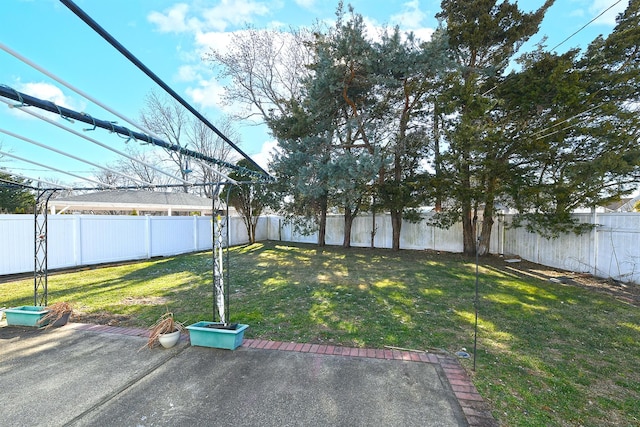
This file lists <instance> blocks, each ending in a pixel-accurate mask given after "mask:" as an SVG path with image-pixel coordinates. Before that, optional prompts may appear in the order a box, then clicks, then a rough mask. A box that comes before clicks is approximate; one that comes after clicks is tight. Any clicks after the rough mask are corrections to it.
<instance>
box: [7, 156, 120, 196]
mask: <svg viewBox="0 0 640 427" xmlns="http://www.w3.org/2000/svg"><path fill="white" fill-rule="evenodd" d="M0 154H2V155H3V156H7V157H12V158H14V159H16V160H21V161H23V162H26V163H31V164H32V165H36V166H40V167H43V168H45V169H50V170H52V171H54V172H58V173H62V174H65V175H69V176H73V177H75V178H79V179H81V180H84V181H88V182H93V183H94V184H98V185H99V186H100V187H109V188H116V186H115V185H111V184H105V183H104V182H100V181H96V180H94V179H91V178H87V177H85V176H82V175H76V174H74V173H72V172H69V171H65V170H62V169H58V168H54V167H53V166H49V165H45V164H43V163H39V162H36V161H33V160H29V159H25V158H24V157H20V156H17V155H15V154H12V153H8V152H6V151H2V150H0Z"/></svg>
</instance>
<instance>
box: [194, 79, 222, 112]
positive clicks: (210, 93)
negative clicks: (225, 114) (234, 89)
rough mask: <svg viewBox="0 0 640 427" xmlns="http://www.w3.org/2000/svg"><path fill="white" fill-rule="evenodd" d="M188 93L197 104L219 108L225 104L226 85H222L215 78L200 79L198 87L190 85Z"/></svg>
mask: <svg viewBox="0 0 640 427" xmlns="http://www.w3.org/2000/svg"><path fill="white" fill-rule="evenodd" d="M186 93H187V95H189V96H190V97H191V99H193V101H194V102H195V103H196V104H199V105H200V106H202V107H205V108H206V107H211V108H216V109H219V108H220V107H221V106H222V104H223V101H222V95H223V94H224V87H222V86H220V85H219V84H218V83H217V82H216V81H215V79H211V80H200V81H199V82H198V87H195V88H194V87H189V88H187V89H186Z"/></svg>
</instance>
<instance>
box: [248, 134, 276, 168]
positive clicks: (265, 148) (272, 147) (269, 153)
mask: <svg viewBox="0 0 640 427" xmlns="http://www.w3.org/2000/svg"><path fill="white" fill-rule="evenodd" d="M277 150H278V141H276V140H275V139H272V140H269V141H265V142H264V143H263V144H262V148H261V149H260V152H259V153H258V154H253V155H251V158H252V159H253V160H254V161H255V162H256V163H257V164H259V165H260V166H261V167H262V168H263V169H264V170H267V168H268V167H269V162H270V161H271V160H272V158H273V154H274V152H275V151H277Z"/></svg>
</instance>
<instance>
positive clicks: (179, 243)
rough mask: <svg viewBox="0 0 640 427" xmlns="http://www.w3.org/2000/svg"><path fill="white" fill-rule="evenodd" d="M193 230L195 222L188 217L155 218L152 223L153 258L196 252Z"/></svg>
mask: <svg viewBox="0 0 640 427" xmlns="http://www.w3.org/2000/svg"><path fill="white" fill-rule="evenodd" d="M147 218H151V217H150V216H149V217H147ZM193 228H194V221H193V219H192V218H191V217H188V216H181V217H172V216H163V217H155V218H154V220H153V221H151V237H150V241H151V243H152V245H151V256H152V257H155V256H167V255H175V254H182V253H187V252H193V251H195V250H196V249H195V244H194V239H193V233H194V231H193Z"/></svg>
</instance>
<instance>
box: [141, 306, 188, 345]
mask: <svg viewBox="0 0 640 427" xmlns="http://www.w3.org/2000/svg"><path fill="white" fill-rule="evenodd" d="M183 331H184V325H183V324H182V323H180V322H176V320H175V319H174V318H173V313H172V312H170V311H168V310H167V312H166V313H164V314H163V315H162V316H160V318H159V319H158V321H157V322H156V323H154V324H153V326H151V327H150V328H149V339H148V341H147V347H149V348H153V347H155V345H156V344H157V343H159V344H160V345H161V346H162V347H164V348H171V347H173V346H174V345H176V344H177V342H178V341H179V340H180V334H181V333H182V332H183Z"/></svg>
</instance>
